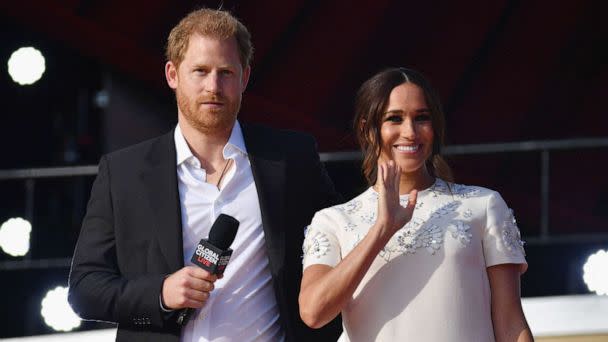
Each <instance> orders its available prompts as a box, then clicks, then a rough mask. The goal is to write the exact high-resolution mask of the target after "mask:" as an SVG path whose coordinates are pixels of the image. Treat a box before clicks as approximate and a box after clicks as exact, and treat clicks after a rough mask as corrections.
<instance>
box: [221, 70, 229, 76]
mask: <svg viewBox="0 0 608 342" xmlns="http://www.w3.org/2000/svg"><path fill="white" fill-rule="evenodd" d="M220 73H221V74H222V75H232V70H222V71H220Z"/></svg>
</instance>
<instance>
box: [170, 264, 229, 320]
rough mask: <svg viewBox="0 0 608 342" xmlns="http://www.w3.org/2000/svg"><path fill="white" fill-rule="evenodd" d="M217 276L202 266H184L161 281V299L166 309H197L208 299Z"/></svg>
mask: <svg viewBox="0 0 608 342" xmlns="http://www.w3.org/2000/svg"><path fill="white" fill-rule="evenodd" d="M217 279H218V277H217V276H216V275H215V274H211V273H209V272H207V271H205V270H203V269H202V268H199V267H195V266H186V267H184V268H182V269H181V270H179V271H177V272H175V273H173V274H171V275H170V276H168V277H167V278H166V279H165V281H164V282H163V289H162V293H161V300H162V302H163V306H164V307H165V308H166V309H171V310H178V309H184V308H195V309H199V308H202V307H203V305H205V302H206V301H207V299H209V295H210V292H211V291H213V289H214V285H213V283H215V281H216V280H217Z"/></svg>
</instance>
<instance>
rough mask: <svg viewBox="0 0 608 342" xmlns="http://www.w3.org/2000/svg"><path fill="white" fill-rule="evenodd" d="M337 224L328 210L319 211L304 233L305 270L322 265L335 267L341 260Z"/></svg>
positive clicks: (303, 261)
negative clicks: (336, 232) (336, 230)
mask: <svg viewBox="0 0 608 342" xmlns="http://www.w3.org/2000/svg"><path fill="white" fill-rule="evenodd" d="M335 227H336V223H335V222H334V220H332V219H331V217H330V215H329V214H328V213H327V209H326V210H322V211H319V212H317V213H316V214H315V216H314V217H313V218H312V222H311V223H310V225H309V226H308V227H307V228H306V230H305V232H304V244H303V246H302V251H303V253H304V255H303V260H302V263H303V268H304V269H306V267H308V266H310V265H315V264H322V265H328V266H331V267H335V266H336V265H337V264H338V263H339V262H340V260H341V256H340V255H341V253H340V243H339V240H338V238H337V236H336V234H335Z"/></svg>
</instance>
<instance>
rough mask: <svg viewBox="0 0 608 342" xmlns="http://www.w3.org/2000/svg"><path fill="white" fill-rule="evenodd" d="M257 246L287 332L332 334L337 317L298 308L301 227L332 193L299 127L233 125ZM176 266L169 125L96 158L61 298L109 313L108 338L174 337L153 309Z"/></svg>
mask: <svg viewBox="0 0 608 342" xmlns="http://www.w3.org/2000/svg"><path fill="white" fill-rule="evenodd" d="M242 128H243V136H244V139H245V145H246V147H247V152H248V155H249V160H250V161H251V168H252V172H253V177H254V181H255V184H256V188H257V191H258V197H259V202H260V208H261V216H262V224H263V228H264V236H265V241H266V252H267V255H268V259H269V264H270V272H271V274H272V280H273V286H274V291H275V294H276V299H277V304H278V307H279V311H280V317H281V325H282V326H283V328H284V331H285V334H286V338H287V341H315V340H316V341H335V340H336V339H337V337H338V335H339V330H340V327H339V321H338V320H336V321H334V322H333V323H331V324H330V325H328V326H327V327H326V328H325V329H321V330H312V329H309V328H308V327H306V326H305V325H304V323H303V322H302V321H301V319H300V316H299V309H298V293H299V289H300V280H301V277H302V261H301V255H302V247H301V246H302V241H303V237H304V233H303V232H304V227H305V226H306V225H308V224H309V223H310V220H311V218H312V216H313V214H314V213H315V212H316V211H318V210H320V209H322V208H324V207H328V206H331V205H333V204H335V203H336V202H337V201H338V200H339V195H338V194H337V193H336V191H335V189H334V187H333V184H332V182H331V180H330V179H329V177H328V175H327V173H326V172H325V168H324V167H323V165H322V164H321V162H320V161H319V156H318V153H317V150H316V145H315V142H314V139H313V138H312V137H311V136H309V135H306V134H302V133H296V132H288V131H280V130H275V129H270V128H265V127H262V126H253V125H243V126H242ZM183 266H184V262H183V247H182V223H181V208H180V203H179V194H178V185H177V172H176V152H175V143H174V138H173V131H171V132H169V133H167V134H165V135H163V136H160V137H158V138H155V139H152V140H148V141H145V142H143V143H140V144H137V145H134V146H131V147H128V148H126V149H123V150H120V151H117V152H113V153H110V154H108V155H105V156H103V157H102V158H101V161H100V163H99V172H98V174H97V178H96V179H95V182H94V184H93V188H92V190H91V197H90V200H89V204H88V207H87V213H86V215H85V218H84V220H83V224H82V228H81V232H80V235H79V238H78V242H77V244H76V249H75V251H74V258H73V261H72V269H71V272H70V279H69V285H70V287H69V301H70V303H71V304H72V306H73V308H74V309H75V310H76V312H77V313H78V314H79V315H80V316H81V317H83V318H85V319H93V320H102V321H109V322H116V323H118V333H117V340H118V341H123V340H124V341H178V340H179V336H180V327H179V326H178V325H177V324H176V322H175V315H168V314H166V313H164V312H162V311H161V309H160V306H159V294H160V291H161V288H162V283H163V279H164V278H165V276H166V275H168V274H171V273H173V272H175V271H177V270H179V269H180V268H182V267H183Z"/></svg>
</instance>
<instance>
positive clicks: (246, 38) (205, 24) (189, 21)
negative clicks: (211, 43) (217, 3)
mask: <svg viewBox="0 0 608 342" xmlns="http://www.w3.org/2000/svg"><path fill="white" fill-rule="evenodd" d="M193 34H200V35H202V36H204V37H210V38H216V39H230V38H232V37H234V38H235V39H236V44H237V47H238V50H239V58H240V60H241V64H242V65H243V68H245V67H247V66H248V65H249V64H250V63H251V58H252V57H253V45H252V44H251V34H250V33H249V31H248V30H247V28H246V27H245V25H243V23H241V22H240V21H239V20H238V19H236V18H235V17H234V16H232V14H230V13H229V12H226V11H222V10H213V9H208V8H202V9H199V10H196V11H193V12H190V13H189V14H188V15H187V16H186V17H185V18H183V19H182V20H181V21H180V22H179V24H177V25H176V26H175V27H174V28H173V29H172V30H171V33H169V38H167V48H166V50H165V55H166V57H167V61H171V62H173V63H174V64H175V65H176V66H179V65H180V63H181V62H182V61H183V59H184V55H185V54H186V51H187V50H188V42H189V41H190V37H191V36H192V35H193Z"/></svg>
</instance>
